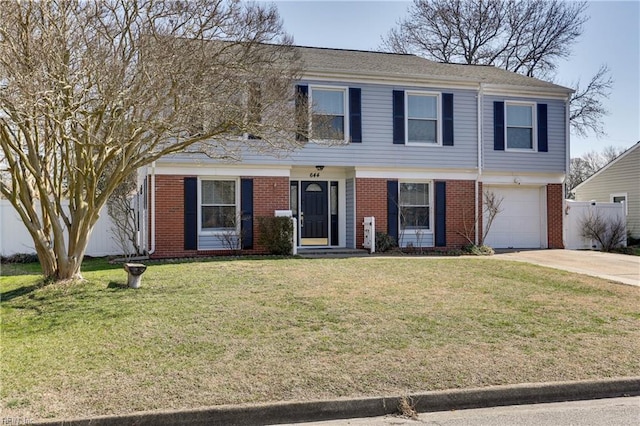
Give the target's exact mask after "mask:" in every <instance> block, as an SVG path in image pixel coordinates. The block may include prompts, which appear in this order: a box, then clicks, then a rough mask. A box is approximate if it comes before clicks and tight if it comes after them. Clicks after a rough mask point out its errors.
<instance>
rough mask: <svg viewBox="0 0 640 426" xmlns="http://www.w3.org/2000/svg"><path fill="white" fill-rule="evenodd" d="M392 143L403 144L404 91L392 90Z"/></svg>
mask: <svg viewBox="0 0 640 426" xmlns="http://www.w3.org/2000/svg"><path fill="white" fill-rule="evenodd" d="M393 143H394V144H404V91H403V90H394V91H393Z"/></svg>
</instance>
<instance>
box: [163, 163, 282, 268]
mask: <svg viewBox="0 0 640 426" xmlns="http://www.w3.org/2000/svg"><path fill="white" fill-rule="evenodd" d="M185 177H187V176H172V175H157V176H156V189H155V198H156V206H155V207H156V211H155V216H156V226H155V233H156V250H155V253H154V254H153V256H152V257H154V258H166V257H191V256H212V255H224V254H229V252H228V251H226V250H206V251H204V250H199V251H198V250H185V249H184V178H185ZM238 202H240V197H238ZM287 209H289V178H287V177H254V178H253V246H254V249H253V250H248V251H246V253H260V252H263V249H262V248H261V247H260V246H259V244H258V237H259V230H258V221H257V218H258V217H261V216H273V214H274V210H287Z"/></svg>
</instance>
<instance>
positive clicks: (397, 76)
mask: <svg viewBox="0 0 640 426" xmlns="http://www.w3.org/2000/svg"><path fill="white" fill-rule="evenodd" d="M292 47H293V48H301V49H316V50H325V51H336V52H357V53H373V54H378V55H389V56H405V57H414V58H418V59H421V60H424V61H427V62H432V63H434V64H442V65H453V66H466V67H486V68H495V69H497V70H501V71H506V72H510V73H514V72H513V71H508V70H504V69H502V68H499V67H496V66H494V65H485V64H460V63H447V62H438V61H433V60H431V59H427V58H423V57H421V56H418V55H415V54H412V53H394V52H381V51H376V50H360V49H338V48H333V47H316V46H300V45H292ZM302 74H303V76H304V77H306V78H314V77H315V78H319V77H325V78H326V77H327V76H331V78H353V77H356V76H357V77H358V80H363V79H368V77H366V76H365V77H363V75H362V74H361V73H359V72H349V71H340V72H335V71H332V70H326V69H322V68H314V69H306V68H305V67H303V70H302ZM514 74H517V73H514ZM369 75H371V76H372V78H371V80H376V81H380V80H382V81H385V80H389V81H395V82H399V81H409V82H415V81H420V82H433V83H438V84H441V83H447V82H449V83H451V82H454V83H458V84H464V83H466V84H467V85H470V86H471V85H478V84H480V83H482V84H483V85H484V86H485V87H486V88H488V89H490V90H491V89H493V90H494V91H499V90H502V91H506V92H510V91H511V90H515V91H519V92H522V91H525V92H529V94H531V95H539V94H540V93H541V92H542V93H548V94H558V93H562V94H563V95H565V96H569V95H571V94H572V93H574V92H575V90H573V89H571V88H568V87H564V86H560V85H558V84H555V83H551V82H548V81H546V80H541V79H538V78H535V77H530V78H533V79H535V80H538V81H542V82H545V83H548V84H551V85H554V86H556V87H539V86H524V85H509V84H502V83H491V82H490V81H486V80H482V79H479V78H469V77H433V76H431V77H426V78H425V75H424V74H404V73H384V72H381V73H375V74H372V73H369ZM523 77H526V76H523Z"/></svg>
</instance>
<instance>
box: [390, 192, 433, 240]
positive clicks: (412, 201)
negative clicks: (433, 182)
mask: <svg viewBox="0 0 640 426" xmlns="http://www.w3.org/2000/svg"><path fill="white" fill-rule="evenodd" d="M398 195H399V196H398V201H399V204H400V205H399V213H400V229H403V230H407V229H424V230H429V229H431V211H430V207H431V206H430V184H428V183H417V182H416V183H413V182H401V183H400V191H399V194H398Z"/></svg>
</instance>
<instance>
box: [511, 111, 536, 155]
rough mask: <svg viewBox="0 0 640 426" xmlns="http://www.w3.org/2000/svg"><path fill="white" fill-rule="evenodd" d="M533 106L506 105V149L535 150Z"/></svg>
mask: <svg viewBox="0 0 640 426" xmlns="http://www.w3.org/2000/svg"><path fill="white" fill-rule="evenodd" d="M534 106H535V104H531V103H506V105H505V109H506V120H505V121H506V132H507V134H506V145H507V146H506V148H507V149H518V150H535V149H536V137H535V126H534V123H535V121H536V120H535V108H534Z"/></svg>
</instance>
